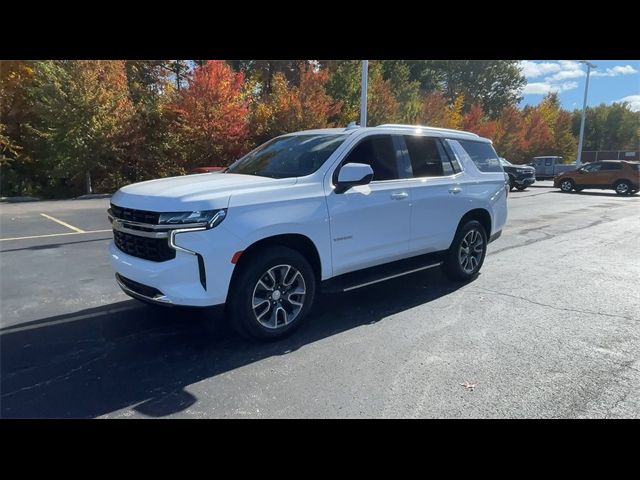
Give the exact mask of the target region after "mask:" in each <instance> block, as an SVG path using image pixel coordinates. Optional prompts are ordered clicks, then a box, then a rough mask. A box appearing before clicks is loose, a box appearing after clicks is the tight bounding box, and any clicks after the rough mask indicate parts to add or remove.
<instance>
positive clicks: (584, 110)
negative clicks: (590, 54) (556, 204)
mask: <svg viewBox="0 0 640 480" xmlns="http://www.w3.org/2000/svg"><path fill="white" fill-rule="evenodd" d="M580 63H584V64H585V65H586V66H587V82H586V83H585V86H584V101H583V103H582V119H581V120H580V140H578V156H577V158H576V168H580V165H582V141H583V140H584V118H585V116H586V113H587V92H588V91H589V74H590V73H591V69H592V68H597V67H596V66H595V65H594V64H593V63H590V62H587V61H586V60H580Z"/></svg>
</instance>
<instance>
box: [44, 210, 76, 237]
mask: <svg viewBox="0 0 640 480" xmlns="http://www.w3.org/2000/svg"><path fill="white" fill-rule="evenodd" d="M40 215H42V216H43V217H44V218H48V219H49V220H53V221H54V222H56V223H59V224H60V225H62V226H63V227H67V228H70V229H71V230H73V231H74V232H78V233H84V230H80V229H79V228H78V227H74V226H73V225H69V224H68V223H66V222H63V221H62V220H58V219H57V218H53V217H52V216H51V215H47V214H46V213H41V214H40Z"/></svg>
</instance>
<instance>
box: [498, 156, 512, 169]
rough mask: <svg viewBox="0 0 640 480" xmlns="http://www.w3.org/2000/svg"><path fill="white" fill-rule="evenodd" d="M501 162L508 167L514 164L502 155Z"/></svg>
mask: <svg viewBox="0 0 640 480" xmlns="http://www.w3.org/2000/svg"><path fill="white" fill-rule="evenodd" d="M500 163H501V164H502V166H503V167H508V166H509V165H513V164H512V163H511V162H510V161H508V160H505V159H504V158H502V157H500Z"/></svg>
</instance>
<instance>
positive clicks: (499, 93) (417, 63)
mask: <svg viewBox="0 0 640 480" xmlns="http://www.w3.org/2000/svg"><path fill="white" fill-rule="evenodd" d="M407 65H408V66H409V70H410V72H411V75H410V80H412V81H418V82H420V87H421V89H422V91H423V92H424V93H429V92H431V91H433V90H436V89H442V90H443V91H444V93H445V96H446V98H447V100H448V102H449V103H450V104H451V103H453V102H454V101H455V99H456V98H457V97H458V96H459V95H464V98H465V105H464V111H465V112H467V111H468V110H469V109H470V108H471V106H472V105H473V104H478V105H480V106H481V107H482V110H483V111H484V112H486V113H487V114H488V115H489V116H490V117H492V118H497V116H498V115H499V114H500V112H501V111H502V110H503V109H504V108H505V107H506V106H507V105H516V104H517V103H518V102H519V101H520V100H521V98H522V96H521V92H522V89H523V88H524V86H525V84H526V79H525V77H524V75H523V74H522V72H521V70H520V68H519V66H518V61H516V60H414V61H409V62H407Z"/></svg>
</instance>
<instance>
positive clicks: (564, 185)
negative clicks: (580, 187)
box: [558, 178, 576, 193]
mask: <svg viewBox="0 0 640 480" xmlns="http://www.w3.org/2000/svg"><path fill="white" fill-rule="evenodd" d="M558 186H559V187H560V190H562V191H563V192H565V193H569V192H570V191H571V190H574V189H575V188H576V184H575V182H574V181H573V180H571V179H570V178H565V179H562V180H560V184H559V185H558Z"/></svg>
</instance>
